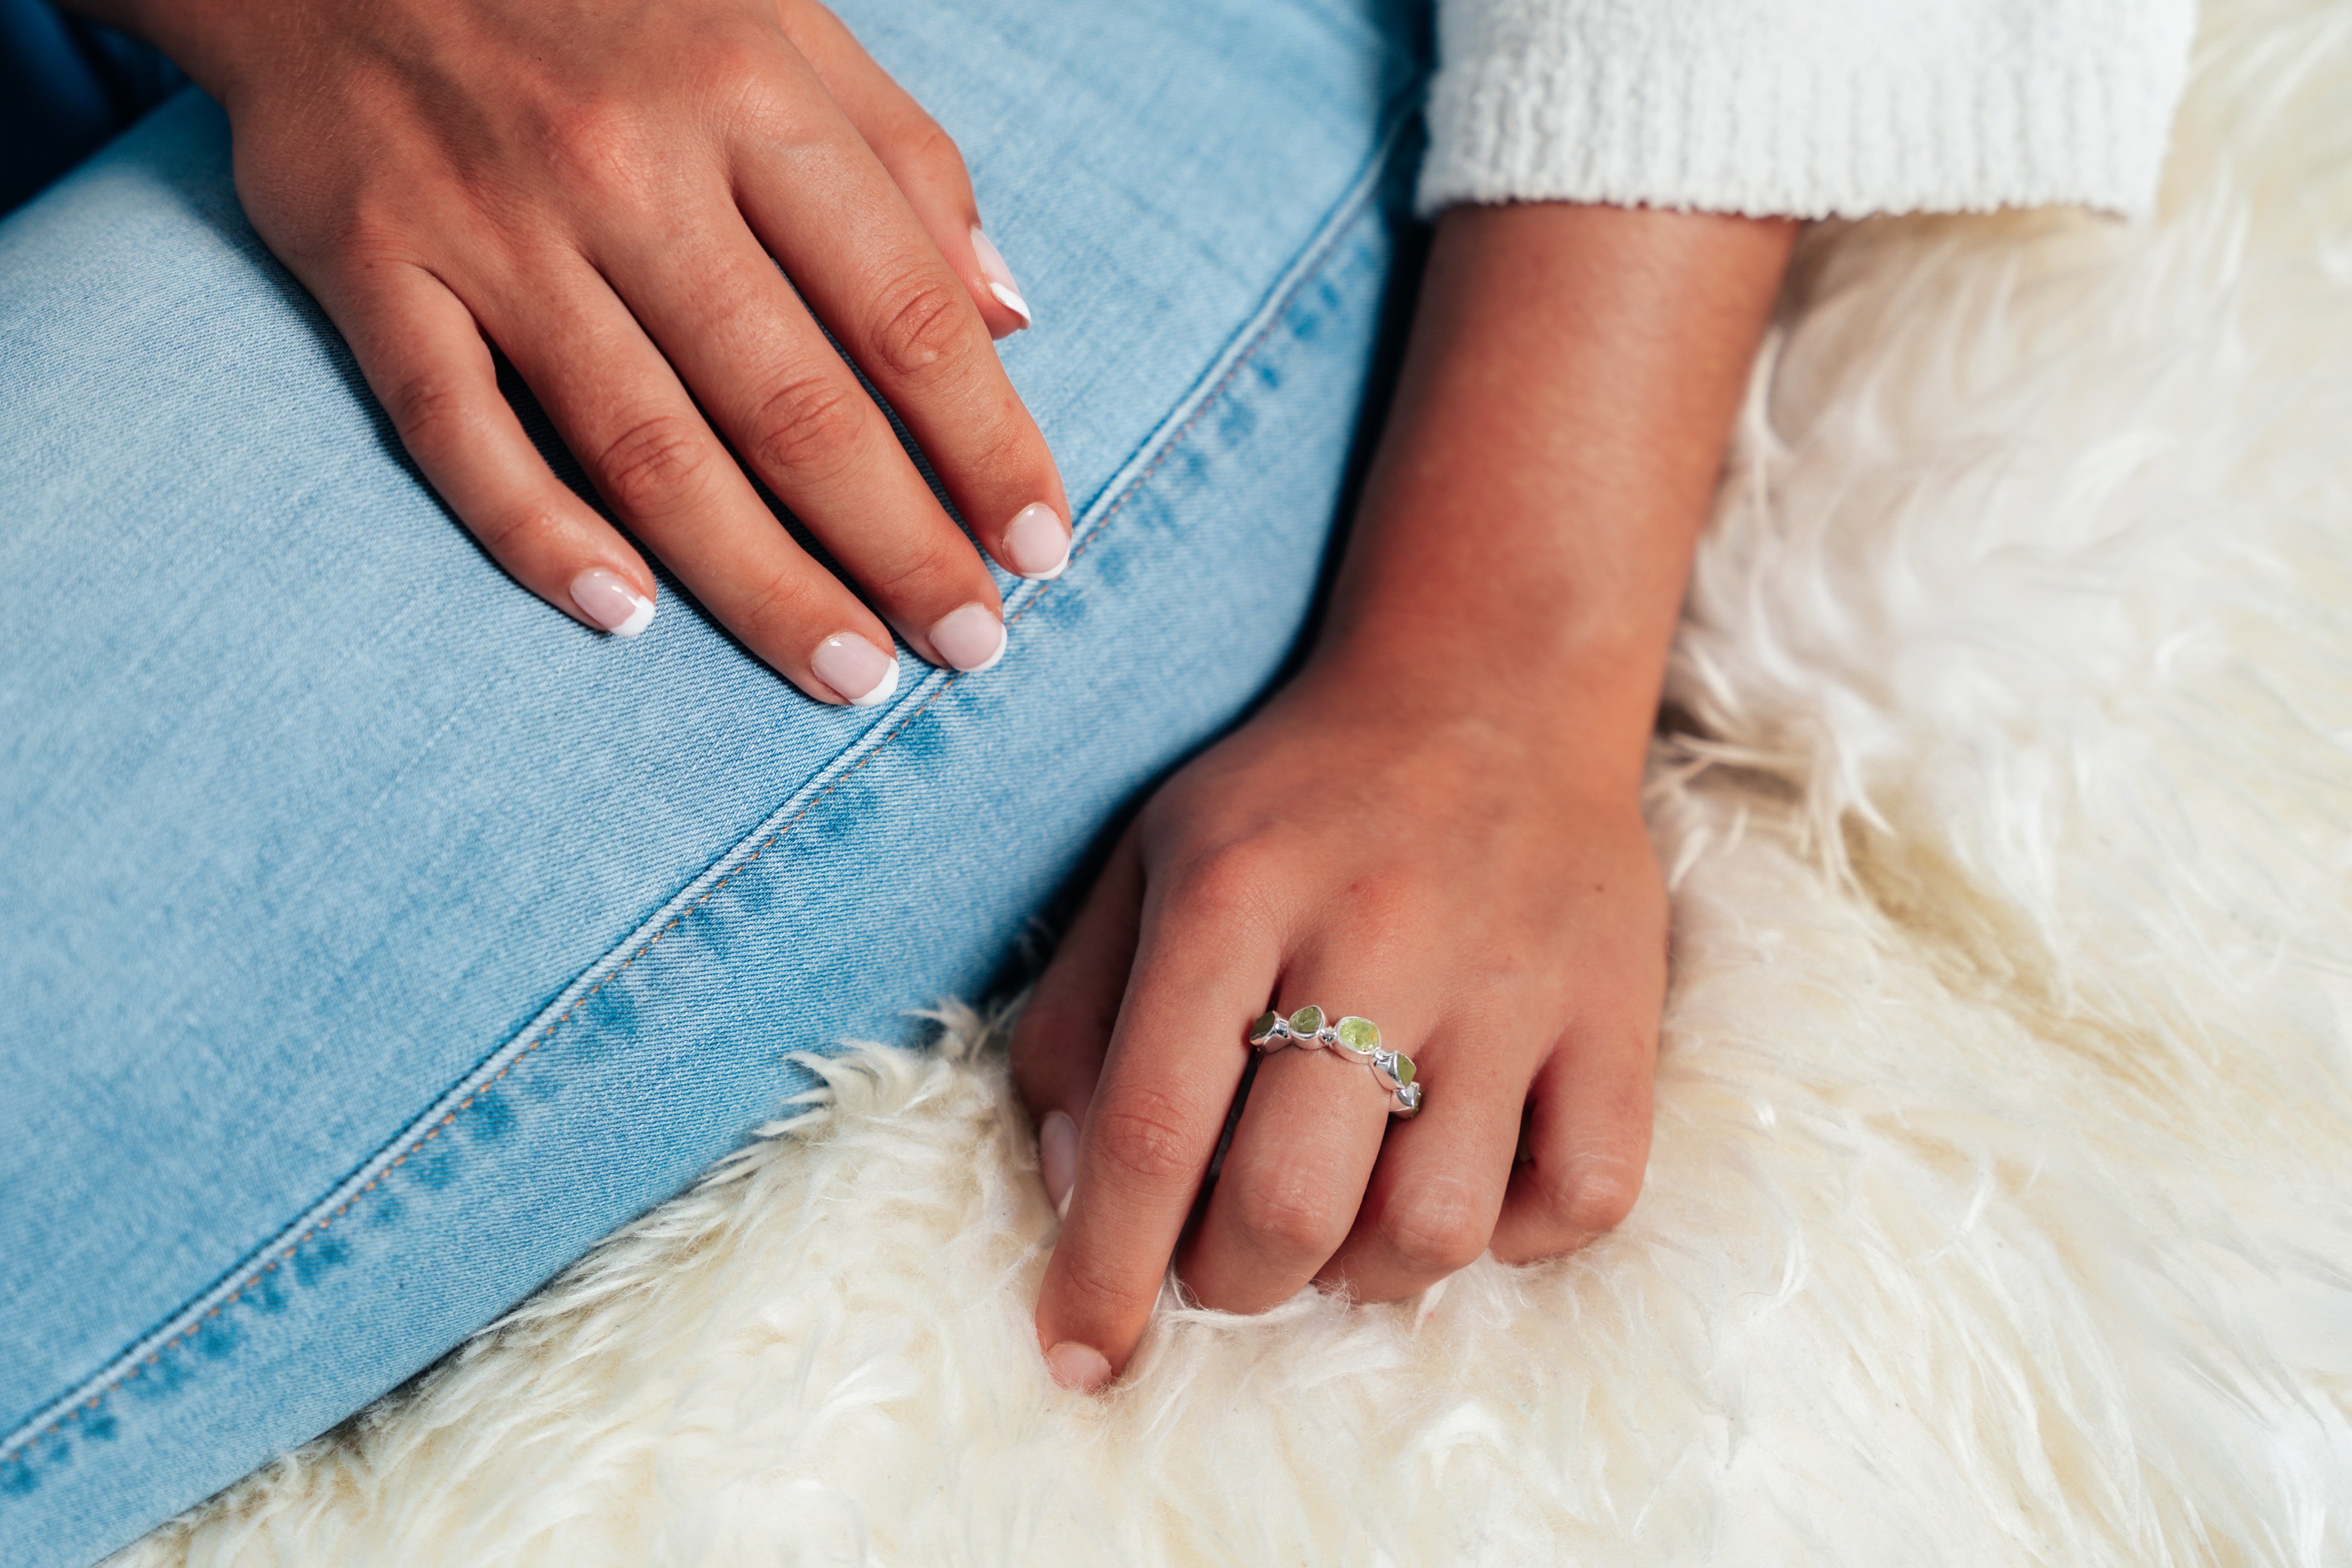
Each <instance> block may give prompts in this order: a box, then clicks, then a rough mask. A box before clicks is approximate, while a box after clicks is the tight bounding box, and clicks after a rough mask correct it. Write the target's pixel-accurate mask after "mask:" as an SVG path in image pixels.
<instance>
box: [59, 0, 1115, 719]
mask: <svg viewBox="0 0 2352 1568" xmlns="http://www.w3.org/2000/svg"><path fill="white" fill-rule="evenodd" d="M81 8H85V9H89V10H90V11H92V12H95V13H100V14H101V19H104V20H109V21H114V22H118V23H121V24H122V25H124V26H129V27H131V28H132V29H134V30H136V31H139V32H141V33H143V34H145V35H146V36H147V37H150V38H151V39H152V40H153V41H154V42H156V43H157V44H159V45H160V46H161V47H163V49H164V50H165V51H166V52H167V53H169V54H171V55H172V56H173V57H174V58H175V59H177V60H178V61H179V62H180V64H181V65H182V66H183V67H184V68H186V69H187V70H188V71H189V73H190V74H191V75H192V76H194V78H196V79H197V81H198V82H200V83H201V84H202V85H203V86H204V87H205V89H208V90H209V91H211V92H212V93H213V95H214V96H215V98H217V99H219V100H220V101H221V102H222V104H223V105H224V106H225V107H226V109H227V110H228V114H229V118H230V120H231V123H232V125H233V126H234V128H235V135H236V183H237V191H238V193H239V195H240V196H241V197H242V198H243V200H244V203H245V206H246V210H247V214H249V215H250V216H251V218H252V220H253V223H254V226H255V227H256V228H257V230H259V232H260V234H261V237H262V238H263V239H264V240H265V241H266V242H267V243H268V246H269V247H270V249H272V250H273V251H275V252H276V253H277V254H278V256H279V258H280V259H282V260H283V261H284V262H285V263H286V265H287V266H288V267H290V268H291V269H292V270H293V271H294V273H295V275H296V276H297V277H299V278H300V279H301V280H302V282H303V283H304V284H305V285H307V286H308V287H309V288H310V292H311V293H312V294H314V295H316V296H317V297H318V299H319V301H320V304H321V305H323V306H324V307H325V308H326V310H327V312H328V314H329V315H330V316H331V317H332V318H333V319H334V321H335V324H336V326H338V327H339V328H341V330H342V332H343V335H344V336H345V337H346V338H347V339H348V340H350V342H351V345H352V350H353V352H354V353H356V354H357V355H358V357H359V361H360V365H361V367H362V370H364V371H365V372H366V374H367V379H368V383H369V384H370V385H371V386H372V387H373V388H374V389H375V392H376V395H377V396H378V397H380V398H381V399H382V400H383V405H384V407H385V408H386V409H387V410H388V411H390V413H391V415H392V418H393V421H394V423H395V424H396V425H397V426H398V428H399V431H400V434H401V438H402V440H404V442H405V443H406V444H407V446H408V450H409V452H410V453H411V454H412V455H414V456H415V459H416V462H417V464H418V465H419V466H420V467H421V468H422V469H423V470H424V471H425V476H426V477H427V478H428V479H429V480H431V482H432V484H433V486H434V487H435V488H436V489H437V490H438V491H439V492H440V493H441V496H442V497H443V498H444V499H445V500H446V501H447V502H448V504H449V505H450V507H452V508H454V509H455V510H456V512H457V515H458V516H459V517H461V518H463V519H464V521H465V523H466V525H467V528H471V529H472V530H473V532H474V534H475V536H476V537H477V538H478V539H479V540H480V541H481V543H482V545H483V547H484V548H485V549H488V551H489V553H490V554H491V555H492V556H494V557H496V558H497V559H498V560H499V563H500V564H501V565H502V566H504V567H505V568H506V569H507V570H509V571H510V572H512V573H513V574H514V576H515V577H516V578H517V579H518V580H520V581H521V582H522V583H523V584H524V585H525V586H526V587H528V588H530V590H531V591H533V592H535V593H537V594H539V595H540V596H541V598H543V599H545V600H547V601H549V602H550V603H551V604H553V605H555V606H556V607H557V608H559V609H561V610H562V611H564V612H566V613H568V614H571V615H572V616H574V617H576V618H578V619H579V620H581V621H583V622H587V623H588V624H590V625H593V626H599V627H602V628H604V629H606V630H617V631H622V632H627V633H630V634H634V633H635V632H636V631H638V630H640V629H642V627H643V625H644V623H645V620H646V618H647V617H649V616H650V614H651V612H652V598H653V594H654V591H655V584H654V579H653V576H652V573H651V572H650V571H648V570H646V564H645V562H644V560H643V559H641V558H640V557H639V556H638V554H637V552H636V551H635V549H632V548H631V547H630V545H629V543H628V541H627V540H625V539H624V538H622V536H621V535H620V534H619V533H618V532H617V531H616V530H615V529H614V528H612V527H611V526H610V525H609V524H607V523H606V522H605V521H604V519H603V518H602V517H599V516H597V514H596V512H595V511H594V510H593V508H591V507H588V506H586V505H584V504H583V502H582V501H581V500H580V498H579V497H577V496H575V495H573V494H572V491H571V490H569V489H568V488H566V487H565V486H563V485H562V483H561V482H560V481H558V480H557V479H556V477H555V476H554V475H553V473H552V472H551V471H550V469H549V468H548V466H547V465H546V464H545V463H544V462H543V461H542V460H541V458H540V456H539V455H538V453H537V451H536V450H535V449H534V448H533V447H532V445H531V444H530V440H529V438H528V437H527V436H526V435H525V434H524V433H523V429H522V426H521V424H520V423H519V422H518V421H517V420H516V418H515V415H514V413H513V412H512V411H511V410H510V409H509V406H508V404H507V402H506V401H505V399H504V398H503V397H502V396H501V395H500V394H499V389H498V383H497V377H496V372H495V369H494V366H493V363H492V361H491V356H490V350H489V345H490V344H496V345H497V347H498V348H499V350H502V351H503V352H504V353H505V354H506V356H507V358H508V359H509V361H511V362H512V363H513V365H514V366H515V368H516V370H517V371H520V373H521V375H522V378H523V380H524V381H525V382H528V383H529V384H530V389H531V391H532V392H534V393H535V394H537V396H538V398H539V400H540V402H541V404H542V405H543V406H544V407H545V408H546V410H547V412H548V413H549V415H550V416H551V418H552V419H553V420H554V423H555V426H556V428H557V430H558V431H559V432H561V433H562V437H563V439H564V441H565V443H566V444H568V445H569V446H570V447H571V449H572V452H573V453H575V454H576V455H578V456H579V457H580V459H581V461H582V463H583V465H584V466H585V467H586V469H587V471H588V474H589V476H591V477H592V478H593V480H594V482H595V485H596V487H597V489H598V490H599V491H601V492H602V493H603V495H604V499H605V501H606V502H607V503H608V504H609V505H610V506H611V507H612V509H613V511H614V514H615V515H617V516H618V517H620V518H621V520H622V521H623V522H625V523H626V524H627V525H628V527H629V528H631V529H632V530H633V531H634V532H635V535H636V537H637V538H639V539H642V540H643V541H644V542H645V543H646V545H648V546H650V547H651V548H652V549H653V551H654V552H655V553H656V555H658V556H659V557H660V558H661V559H662V560H664V561H665V562H667V564H668V566H669V568H670V570H672V571H674V572H676V573H677V577H678V580H680V581H681V582H683V583H685V584H686V585H687V587H688V588H689V589H691V590H692V591H693V592H694V593H695V595H696V597H697V598H698V599H699V600H700V601H701V602H702V603H703V605H704V606H705V607H706V608H707V609H708V610H709V612H710V613H711V614H712V615H713V616H715V617H716V618H717V619H718V620H719V621H720V622H723V623H725V625H726V626H727V627H728V628H729V629H730V630H731V631H732V632H734V633H735V634H736V635H737V636H739V637H740V638H741V639H742V640H743V642H744V643H746V644H747V645H749V646H750V647H751V649H752V651H753V652H755V653H758V654H759V655H760V656H761V658H762V659H765V660H766V661H767V662H768V663H769V664H772V665H773V666H775V668H776V669H777V670H779V671H781V672H782V674H784V675H785V676H786V677H787V678H788V679H790V680H791V681H792V682H793V684H794V685H798V686H800V687H801V688H802V689H803V690H804V691H806V692H807V693H809V695H812V696H814V697H816V698H818V699H819V700H821V701H825V702H835V701H858V700H861V699H862V700H866V701H878V700H880V699H881V698H882V697H883V696H885V695H888V690H889V688H890V687H891V686H892V685H895V674H896V666H895V664H894V663H893V662H892V661H893V660H894V658H895V655H894V654H893V653H892V652H891V643H890V635H889V632H887V631H886V630H885V629H884V627H883V624H882V622H881V621H878V620H877V619H876V618H875V615H874V613H873V612H871V611H869V610H868V609H867V608H866V605H865V604H863V603H861V602H860V601H859V600H858V598H857V596H856V595H855V594H853V593H852V592H850V591H849V590H848V589H846V588H845V587H844V586H843V585H842V583H841V582H840V581H839V580H837V579H836V578H835V577H834V576H833V574H832V573H830V572H829V571H827V570H825V569H824V567H822V566H820V565H819V564H818V563H817V562H816V561H815V560H814V559H811V557H810V556H809V555H808V554H807V553H806V552H804V551H803V550H802V549H800V547H799V546H797V545H796V544H794V543H793V539H792V538H791V537H790V536H789V535H788V534H787V533H786V532H785V530H784V529H783V528H782V527H781V526H779V524H778V523H777V521H776V519H775V517H774V515H773V514H772V512H771V511H770V510H769V509H768V507H766V506H765V505H764V504H763V503H762V502H761V498H760V497H759V495H758V494H757V492H756V491H755V490H754V488H753V486H752V483H751V478H750V477H747V476H746V475H745V472H744V469H745V468H746V467H748V468H749V470H750V472H751V475H753V476H757V477H758V478H759V479H760V480H761V481H763V482H765V483H766V485H767V486H769V488H770V489H772V491H773V492H774V493H775V494H776V496H777V497H780V498H781V499H782V501H783V502H784V503H785V505H787V506H789V507H791V508H792V509H793V512H794V514H796V515H797V516H798V517H801V518H802V519H803V521H804V522H806V524H807V525H808V527H809V528H811V529H812V530H813V531H814V533H815V535H816V537H817V538H820V539H821V540H823V541H824V546H825V548H826V549H828V550H830V551H831V552H832V554H833V555H834V557H835V559H837V560H838V561H839V562H840V563H841V565H842V566H843V568H844V569H845V570H847V571H848V572H849V574H850V575H851V576H852V577H854V578H855V579H856V580H857V581H858V582H859V583H861V584H862V585H863V586H864V587H865V589H866V591H867V592H868V593H869V594H870V595H871V597H872V600H873V602H874V604H875V605H876V606H877V608H878V609H879V610H880V612H881V613H882V615H883V617H884V618H886V619H887V621H888V622H889V623H890V624H891V625H892V626H895V627H896V628H897V629H898V633H899V634H900V635H901V636H903V637H904V638H905V639H906V640H907V642H908V644H909V645H911V646H912V647H913V648H914V649H915V651H916V652H917V653H919V654H921V655H922V656H923V657H925V658H927V659H929V660H931V661H932V662H934V663H936V664H949V665H952V666H954V667H956V668H958V669H974V668H979V667H983V666H985V665H987V664H991V663H992V662H994V660H995V658H996V657H997V655H998V654H999V653H1001V652H1002V650H1003V640H1004V632H1003V603H1002V601H1001V600H1000V598H999V596H998V594H997V591H996V587H995V583H994V580H992V578H991V577H990V575H989V572H988V570H987V569H986V567H985V566H984V565H983V564H982V561H981V559H980V557H979V555H978V554H977V553H976V552H975V551H974V550H973V549H972V548H971V544H970V543H969V542H968V541H967V540H966V538H964V536H963V535H962V533H961V531H960V530H959V529H958V528H956V526H955V524H954V522H953V521H952V520H951V519H950V517H949V516H948V514H947V512H946V511H945V509H943V508H942V507H940V504H939V502H938V501H937V500H936V499H935V498H934V497H933V496H932V494H931V492H930V490H929V487H928V486H926V485H925V484H924V482H923V479H922V476H920V475H919V473H918V472H917V471H916V469H915V466H914V465H913V463H912V462H910V461H909V460H908V456H907V455H906V454H905V452H904V451H903V450H902V449H901V447H900V446H899V444H898V441H897V439H896V438H895V437H894V436H893V434H892V433H891V430H890V426H889V423H888V422H887V420H886V419H885V418H884V416H883V414H882V413H881V411H880V410H879V409H878V408H877V407H876V406H875V404H874V402H873V401H872V400H871V399H870V398H868V397H867V396H866V393H865V392H864V391H863V390H862V389H861V388H860V387H859V386H858V384H857V381H856V377H855V376H854V375H853V374H852V373H851V371H850V369H849V367H848V366H846V365H845V364H844V363H842V361H841V359H840V357H839V355H838V354H836V353H835V350H833V348H832V347H831V346H830V345H828V344H827V343H826V341H825V340H824V334H823V333H822V332H821V331H820V330H819V329H818V326H817V322H818V321H820V320H821V321H823V322H824V325H825V326H826V327H828V328H830V329H832V331H833V333H834V335H835V337H836V338H837V339H838V340H840V342H841V345H842V347H843V348H844V349H845V350H847V352H848V353H849V355H850V357H851V358H852V359H854V360H856V362H857V364H858V365H859V367H860V368H862V369H863V370H864V371H865V372H866V375H867V376H868V377H870V378H871V379H872V381H873V382H874V384H875V386H876V387H877V388H878V389H880V391H881V392H882V393H883V395H884V396H885V397H887V398H888V399H889V401H890V403H891V405H892V406H893V407H894V408H896V409H897V410H898V413H899V414H900V415H901V417H903V418H904V419H905V421H906V422H907V425H908V428H909V429H910V430H911V431H912V432H913V433H914V435H915V438H916V440H917V441H918V442H919V444H921V446H922V448H923V451H924V453H925V454H926V455H928V456H929V458H930V459H931V461H932V463H933V465H934V466H935V467H936V469H937V471H938V473H939V476H940V479H941V481H942V482H943V483H944V485H945V486H946V488H947V491H948V494H949V495H950V497H953V499H954V501H955V504H956V507H957V508H958V509H959V510H960V511H961V513H962V514H963V516H964V517H966V518H967V519H969V520H970V522H971V526H972V528H973V529H974V531H975V532H976V533H977V535H978V537H979V538H980V541H981V543H982V545H984V546H985V547H986V548H987V549H988V550H989V552H990V553H991V554H992V555H993V556H994V557H995V558H996V559H998V560H999V561H1000V562H1002V563H1003V565H1004V566H1005V568H1006V569H1007V570H1011V571H1013V572H1015V573H1019V574H1024V575H1029V576H1045V575H1050V574H1051V573H1053V572H1054V571H1055V570H1057V569H1058V568H1059V566H1060V564H1061V562H1062V560H1063V559H1064V558H1065V556H1066V553H1067V550H1068V544H1069V527H1068V517H1069V507H1068V502H1067V500H1066V498H1065V497H1064V494H1063V490H1062V485H1061V480H1060V477H1059V476H1058V475H1057V474H1056V473H1055V467H1054V460H1053V457H1052V455H1051V454H1050V453H1048V452H1047V450H1046V448H1045V438H1044V437H1043V436H1042V435H1040V434H1038V431H1037V427H1036V425H1035V423H1034V422H1033V421H1032V420H1031V419H1030V417H1029V413H1028V411H1027V410H1026V409H1025V408H1024V407H1023V406H1022V403H1021V400H1020V398H1019V397H1018V395H1016V394H1015V393H1014V392H1013V387H1012V384H1011V383H1010V382H1008V381H1007V380H1006V379H1005V376H1004V372H1003V368H1002V367H1001V366H1000V364H999V363H998V361H997V358H996V354H995V351H994V349H993V346H992V342H991V339H992V337H993V336H1001V335H1003V334H1005V333H1009V332H1013V331H1015V330H1018V329H1020V328H1022V327H1024V326H1025V325H1027V324H1028V314H1027V308H1026V306H1025V305H1024V304H1023V303H1022V302H1021V296H1020V295H1019V294H1018V293H1017V292H1016V291H1015V286H1014V285H1013V280H1012V277H1011V276H1010V274H1008V273H1007V272H1006V271H1005V270H1004V267H1003V262H1002V261H1001V260H1000V259H998V258H997V256H996V255H995V252H994V247H993V246H990V245H989V244H988V243H987V242H986V241H985V240H984V239H982V238H981V237H980V233H979V218H978V215H977V213H976V211H975V209H974V205H973V201H972V193H971V182H970V180H969V179H968V178H967V176H966V174H965V172H964V168H963V162H962V160H961V157H960V156H959V155H958V153H957V152H956V149H955V146H954V144H953V143H952V142H951V141H949V139H948V137H947V135H946V133H945V132H943V131H941V130H940V128H939V126H938V125H937V124H935V123H934V122H933V121H932V120H931V119H930V118H929V116H928V115H926V114H925V113H924V112H923V111H922V110H921V109H920V108H919V107H918V106H917V105H916V104H915V102H914V101H913V99H909V98H908V96H907V94H906V93H905V92H904V91H902V90H901V89H899V88H898V85H897V84H896V83H894V82H893V81H892V80H891V79H890V78H889V77H888V76H887V75H886V74H885V73H884V72H883V70H882V69H881V68H880V67H879V66H877V65H876V64H875V63H874V61H873V60H872V59H871V58H869V57H867V56H866V52H865V51H864V50H863V49H862V48H860V47H858V45H857V43H856V40H855V39H854V38H852V37H850V36H849V33H848V31H847V30H846V29H845V27H844V26H842V24H841V23H840V21H839V20H838V19H837V18H835V16H833V14H832V13H831V12H829V11H827V10H826V9H825V8H824V6H823V5H818V4H816V3H815V0H110V3H108V0H101V3H99V4H90V5H85V6H82V7H81ZM771 258H773V259H771ZM779 261H781V262H782V264H783V267H785V268H787V269H789V271H790V272H791V275H792V281H791V282H790V283H787V282H786V281H785V278H784V275H783V273H782V272H780V271H779V270H778V269H777V266H776V263H777V262H779ZM796 288H797V291H798V292H797V293H796V292H795V289H796ZM486 339H487V340H488V342H486V341H485V340H486ZM706 411H707V413H708V416H709V418H708V422H707V423H706V419H705V412H706ZM722 443H723V444H722ZM730 445H731V446H732V448H733V451H734V453H735V454H739V455H740V457H741V459H742V465H741V466H739V465H738V464H737V462H736V461H735V458H734V457H733V456H730V451H729V447H730Z"/></svg>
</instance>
